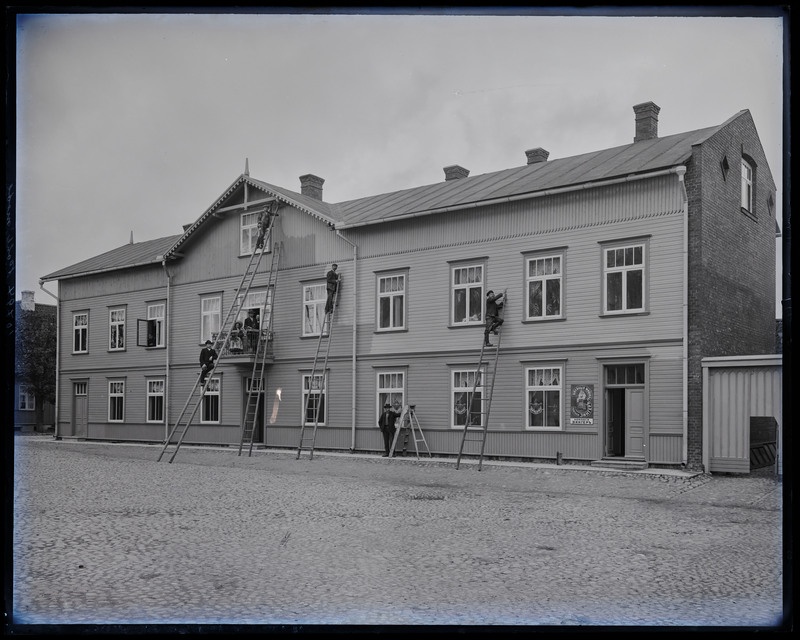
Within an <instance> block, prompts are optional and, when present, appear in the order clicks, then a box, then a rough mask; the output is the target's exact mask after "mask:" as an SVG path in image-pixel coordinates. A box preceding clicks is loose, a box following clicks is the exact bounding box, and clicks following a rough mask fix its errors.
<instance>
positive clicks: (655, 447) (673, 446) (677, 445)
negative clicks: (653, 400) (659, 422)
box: [648, 404, 683, 464]
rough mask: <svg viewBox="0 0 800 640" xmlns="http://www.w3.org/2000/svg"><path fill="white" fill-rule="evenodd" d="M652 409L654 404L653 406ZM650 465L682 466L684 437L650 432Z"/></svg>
mask: <svg viewBox="0 0 800 640" xmlns="http://www.w3.org/2000/svg"><path fill="white" fill-rule="evenodd" d="M651 408H652V404H651ZM648 442H649V443H650V453H649V456H650V457H649V459H648V462H649V463H650V464H681V462H683V437H682V436H681V435H680V434H675V435H670V434H660V433H653V432H652V431H651V432H650V440H649V441H648Z"/></svg>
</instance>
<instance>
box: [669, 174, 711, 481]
mask: <svg viewBox="0 0 800 640" xmlns="http://www.w3.org/2000/svg"><path fill="white" fill-rule="evenodd" d="M675 173H677V174H678V182H679V183H680V185H681V194H682V195H683V357H682V360H683V416H682V422H683V466H684V467H685V466H686V463H687V462H688V460H689V196H688V194H687V193H686V182H684V176H685V175H686V167H684V166H680V167H676V169H675ZM704 446H705V444H704Z"/></svg>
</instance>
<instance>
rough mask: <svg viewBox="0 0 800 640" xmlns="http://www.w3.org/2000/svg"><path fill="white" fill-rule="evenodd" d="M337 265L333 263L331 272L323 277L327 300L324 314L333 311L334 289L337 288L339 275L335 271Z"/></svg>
mask: <svg viewBox="0 0 800 640" xmlns="http://www.w3.org/2000/svg"><path fill="white" fill-rule="evenodd" d="M338 268H339V265H338V264H336V263H335V262H334V263H333V264H332V265H331V270H330V271H328V273H327V274H326V276H325V288H326V289H327V291H328V299H327V300H326V301H325V313H330V312H331V311H333V299H334V298H335V297H336V289H337V288H338V287H339V274H338V273H336V270H337V269H338Z"/></svg>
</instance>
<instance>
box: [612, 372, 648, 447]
mask: <svg viewBox="0 0 800 640" xmlns="http://www.w3.org/2000/svg"><path fill="white" fill-rule="evenodd" d="M603 373H604V384H605V447H604V451H605V456H606V457H626V458H637V459H643V458H646V455H645V449H646V444H645V443H646V431H647V419H646V416H647V407H646V404H647V401H646V399H647V396H646V387H645V364H644V363H643V362H635V363H625V364H613V365H612V364H609V365H605V367H604V372H603Z"/></svg>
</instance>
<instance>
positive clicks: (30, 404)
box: [17, 384, 36, 411]
mask: <svg viewBox="0 0 800 640" xmlns="http://www.w3.org/2000/svg"><path fill="white" fill-rule="evenodd" d="M17 406H18V408H19V410H20V411H33V410H34V409H36V397H35V396H34V395H33V389H32V388H31V387H29V386H27V385H24V384H21V385H19V404H18V405H17Z"/></svg>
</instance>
